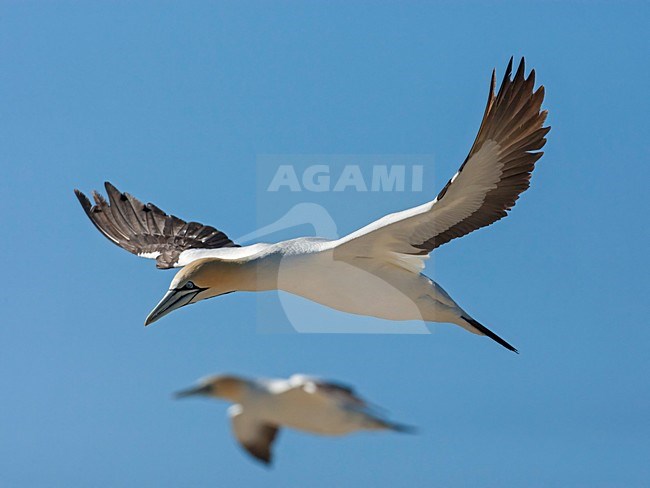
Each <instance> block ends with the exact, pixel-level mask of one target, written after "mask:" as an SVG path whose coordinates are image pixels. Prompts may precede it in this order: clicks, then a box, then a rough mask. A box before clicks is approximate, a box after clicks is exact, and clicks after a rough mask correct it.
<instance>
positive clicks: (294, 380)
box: [289, 374, 368, 407]
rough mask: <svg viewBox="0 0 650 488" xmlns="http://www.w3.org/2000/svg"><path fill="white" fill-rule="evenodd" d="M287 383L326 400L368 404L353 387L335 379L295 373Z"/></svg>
mask: <svg viewBox="0 0 650 488" xmlns="http://www.w3.org/2000/svg"><path fill="white" fill-rule="evenodd" d="M289 384H290V385H291V387H292V388H293V389H298V390H301V391H303V392H305V393H307V394H310V395H319V396H322V397H323V398H324V399H326V400H327V401H332V400H334V401H336V402H344V403H347V404H351V405H357V406H360V407H365V406H368V404H367V402H366V401H365V400H364V399H363V398H361V397H360V396H359V395H357V393H356V391H355V390H354V388H353V387H351V386H349V385H345V384H343V383H339V382H336V381H328V380H324V379H322V378H318V377H314V376H307V375H302V374H295V375H293V376H291V377H290V378H289Z"/></svg>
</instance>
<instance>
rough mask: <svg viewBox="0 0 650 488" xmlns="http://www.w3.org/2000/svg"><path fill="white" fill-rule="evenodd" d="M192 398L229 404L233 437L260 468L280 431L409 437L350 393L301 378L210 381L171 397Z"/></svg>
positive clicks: (230, 377) (401, 427) (222, 378)
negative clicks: (387, 433) (389, 432)
mask: <svg viewBox="0 0 650 488" xmlns="http://www.w3.org/2000/svg"><path fill="white" fill-rule="evenodd" d="M193 395H204V396H211V397H216V398H221V399H224V400H229V401H231V402H233V405H232V406H230V407H229V408H228V415H229V417H230V419H231V421H232V428H233V433H234V435H235V437H236V438H237V440H238V441H239V443H240V444H241V446H242V447H243V448H244V449H246V451H248V452H249V453H250V454H251V455H252V456H253V457H255V458H256V459H258V460H259V461H262V462H263V463H265V464H269V463H270V462H271V457H272V446H273V442H274V441H275V438H276V436H277V434H278V431H279V430H280V428H282V427H288V428H291V429H296V430H302V431H304V432H311V433H313V434H320V435H329V436H337V435H345V434H351V433H352V432H357V431H363V430H392V431H395V432H413V431H414V429H413V428H412V427H409V426H405V425H401V424H396V423H393V422H390V421H388V420H386V419H384V418H382V417H381V416H380V415H379V414H378V413H377V412H376V411H375V410H376V408H375V407H373V406H371V405H369V404H368V403H367V402H366V401H365V400H363V399H362V398H360V397H359V396H358V395H357V394H356V393H355V391H354V390H353V389H352V388H351V387H349V386H347V385H342V384H340V383H333V382H329V381H324V380H322V379H320V378H314V377H310V376H305V375H293V376H291V377H290V378H289V379H247V378H242V377H240V376H234V375H217V376H211V377H209V378H205V379H204V380H202V381H201V382H200V383H199V385H198V386H196V387H193V388H190V389H188V390H183V391H180V392H178V393H176V398H183V397H187V396H193Z"/></svg>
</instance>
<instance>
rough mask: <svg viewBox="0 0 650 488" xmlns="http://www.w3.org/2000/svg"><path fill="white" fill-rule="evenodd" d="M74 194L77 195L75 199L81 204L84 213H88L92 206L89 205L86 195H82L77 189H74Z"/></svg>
mask: <svg viewBox="0 0 650 488" xmlns="http://www.w3.org/2000/svg"><path fill="white" fill-rule="evenodd" d="M74 194H75V195H77V199H78V200H79V203H81V206H82V207H83V209H84V211H85V212H86V213H88V212H90V209H91V208H92V206H93V204H92V203H90V200H89V199H88V197H87V196H86V195H84V194H83V193H82V192H81V191H80V190H78V189H77V188H75V189H74Z"/></svg>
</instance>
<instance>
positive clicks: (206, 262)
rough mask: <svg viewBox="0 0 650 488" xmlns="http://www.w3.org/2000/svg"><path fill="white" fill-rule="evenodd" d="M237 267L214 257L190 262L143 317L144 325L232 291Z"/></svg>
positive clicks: (236, 275) (234, 288)
mask: <svg viewBox="0 0 650 488" xmlns="http://www.w3.org/2000/svg"><path fill="white" fill-rule="evenodd" d="M238 268H241V265H240V264H238V263H235V262H228V261H222V260H220V259H214V258H205V259H199V260H197V261H193V262H191V263H190V264H188V265H187V266H185V267H184V268H182V269H181V270H180V271H179V272H178V273H176V276H174V279H173V280H172V282H171V284H170V285H169V291H167V293H165V296H164V297H162V300H160V302H158V305H156V306H155V308H154V309H153V310H152V311H151V313H150V314H149V315H148V316H147V318H146V320H145V322H144V325H149V324H152V323H153V322H155V321H156V320H158V319H160V318H161V317H164V316H165V315H167V314H168V313H170V312H173V311H174V310H177V309H179V308H181V307H184V306H185V305H189V304H191V303H196V302H200V301H201V300H205V299H206V298H212V297H216V296H219V295H225V294H226V293H230V292H233V291H236V290H237V281H238V279H241V276H239V275H238V274H237V270H238Z"/></svg>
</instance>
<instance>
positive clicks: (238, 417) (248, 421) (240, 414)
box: [228, 405, 279, 464]
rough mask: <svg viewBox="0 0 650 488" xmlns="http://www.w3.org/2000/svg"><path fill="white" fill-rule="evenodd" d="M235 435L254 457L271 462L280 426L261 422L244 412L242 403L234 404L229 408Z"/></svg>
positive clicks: (265, 462) (266, 462) (264, 461)
mask: <svg viewBox="0 0 650 488" xmlns="http://www.w3.org/2000/svg"><path fill="white" fill-rule="evenodd" d="M228 415H229V416H230V419H231V421H232V429H233V432H234V434H235V437H236V438H237V440H238V441H239V443H240V444H241V445H242V447H243V448H244V449H246V450H247V451H248V452H249V453H250V454H251V455H252V456H253V457H254V458H256V459H257V460H259V461H261V462H263V463H264V464H270V463H271V458H272V454H273V453H272V452H271V448H272V446H273V441H275V438H276V436H277V434H278V430H279V429H278V427H276V426H275V425H271V424H266V423H264V422H260V421H259V420H257V419H256V418H254V417H251V416H248V415H246V414H245V413H244V409H243V407H242V406H241V405H233V406H231V407H230V408H229V409H228Z"/></svg>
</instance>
